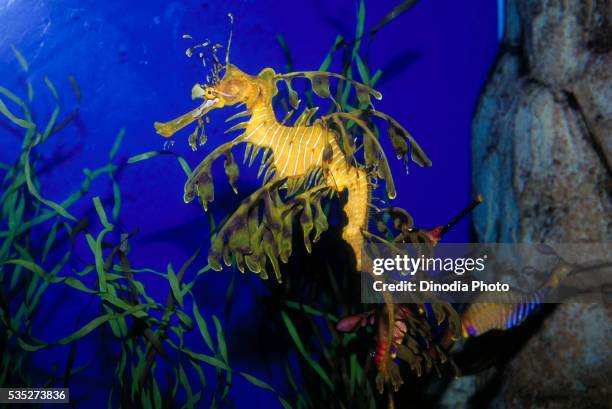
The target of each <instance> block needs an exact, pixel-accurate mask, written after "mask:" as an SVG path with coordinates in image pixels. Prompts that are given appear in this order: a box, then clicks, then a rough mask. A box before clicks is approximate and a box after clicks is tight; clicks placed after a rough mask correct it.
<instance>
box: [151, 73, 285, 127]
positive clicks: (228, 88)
mask: <svg viewBox="0 0 612 409" xmlns="http://www.w3.org/2000/svg"><path fill="white" fill-rule="evenodd" d="M222 71H224V74H223V77H222V78H221V79H219V80H218V81H214V82H213V83H211V84H198V83H196V84H195V85H194V86H193V88H192V89H191V99H203V100H204V102H203V103H202V104H201V105H200V106H199V107H197V108H195V109H194V110H192V111H190V112H188V113H186V114H184V115H182V116H180V117H178V118H176V119H174V120H172V121H168V122H155V124H154V126H155V130H156V131H157V133H158V134H160V135H162V136H164V137H166V138H169V137H171V136H172V135H174V134H175V133H176V132H178V131H179V130H181V129H183V128H184V127H186V126H187V125H189V124H191V123H192V122H194V121H197V120H198V119H200V118H202V117H203V116H204V115H206V113H208V112H210V111H211V110H213V109H217V108H223V107H226V106H231V105H236V104H245V105H246V107H247V109H252V108H253V106H254V105H255V104H256V103H257V102H259V101H263V99H267V98H265V97H266V96H267V97H269V98H271V97H272V96H273V95H270V91H271V90H273V89H274V90H275V88H274V87H273V86H272V87H271V86H269V85H270V84H271V81H273V80H274V77H275V75H276V74H275V72H274V70H272V69H271V68H266V69H264V70H263V71H261V72H260V73H259V74H258V75H257V76H252V75H248V74H246V73H244V72H243V71H241V70H240V69H239V68H238V67H236V66H235V65H233V64H227V65H225V66H224V67H223V68H222Z"/></svg>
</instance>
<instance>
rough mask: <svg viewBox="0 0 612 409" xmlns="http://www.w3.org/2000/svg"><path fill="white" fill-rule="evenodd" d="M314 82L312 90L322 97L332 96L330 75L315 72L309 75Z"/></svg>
mask: <svg viewBox="0 0 612 409" xmlns="http://www.w3.org/2000/svg"><path fill="white" fill-rule="evenodd" d="M308 79H310V81H311V83H312V90H313V91H314V93H315V94H316V95H317V96H318V97H320V98H330V97H331V92H330V90H329V77H328V76H327V75H317V74H313V75H311V76H309V77H308Z"/></svg>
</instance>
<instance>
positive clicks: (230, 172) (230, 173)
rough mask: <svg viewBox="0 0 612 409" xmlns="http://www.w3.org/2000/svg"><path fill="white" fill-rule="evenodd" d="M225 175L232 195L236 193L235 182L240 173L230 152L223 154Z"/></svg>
mask: <svg viewBox="0 0 612 409" xmlns="http://www.w3.org/2000/svg"><path fill="white" fill-rule="evenodd" d="M224 165H225V174H226V175H227V179H228V180H229V183H230V185H231V186H232V189H233V190H234V193H238V189H237V188H236V181H237V180H238V176H239V175H240V171H239V170H238V164H237V163H236V161H235V160H234V155H233V154H232V151H227V153H226V154H225V162H224Z"/></svg>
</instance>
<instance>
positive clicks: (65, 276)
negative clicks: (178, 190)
mask: <svg viewBox="0 0 612 409" xmlns="http://www.w3.org/2000/svg"><path fill="white" fill-rule="evenodd" d="M13 50H14V52H15V56H16V58H17V60H18V61H19V63H20V65H21V68H22V69H23V72H24V74H25V77H26V85H27V97H26V98H21V97H19V96H18V95H17V94H16V93H14V92H11V91H10V90H8V89H6V88H4V87H0V96H1V98H0V114H2V118H3V120H7V121H8V124H10V126H11V129H14V130H15V131H21V149H19V150H18V151H17V152H16V156H15V159H14V161H13V162H12V163H0V170H1V172H2V193H1V197H0V204H1V215H2V219H1V222H0V239H1V245H0V283H1V285H0V301H1V302H0V327H1V331H0V356H1V365H0V386H2V387H9V386H12V387H25V386H31V387H41V386H47V387H58V386H64V387H67V386H70V385H72V383H73V381H74V379H75V377H77V376H79V375H80V374H81V373H83V372H84V371H86V370H87V369H88V368H89V367H90V365H92V364H93V363H94V361H95V358H94V359H93V360H90V361H89V362H87V363H85V364H83V365H82V366H78V367H76V366H75V362H80V361H82V360H77V359H76V358H77V348H78V345H80V344H83V343H86V342H90V343H95V344H97V345H98V348H104V350H106V351H112V352H111V353H113V354H114V353H115V352H116V356H115V358H114V362H116V366H115V368H114V381H113V386H112V389H111V390H110V391H109V393H108V407H126V408H127V407H129V408H138V407H142V408H162V407H167V406H168V405H178V406H179V407H187V408H192V407H194V405H196V404H197V403H198V402H200V401H201V400H202V399H203V397H204V395H205V393H207V394H209V397H210V398H211V399H213V402H214V401H217V402H220V403H222V402H227V401H228V399H229V398H228V392H229V390H230V385H231V382H232V378H233V377H234V376H240V377H243V378H244V379H246V380H247V381H248V382H250V383H252V384H253V385H255V386H257V387H259V388H263V389H266V390H269V391H271V393H274V394H276V395H277V396H278V399H279V400H280V403H281V404H282V405H283V406H284V407H289V406H288V404H287V402H286V401H285V400H284V398H282V397H281V396H280V395H278V394H277V392H276V391H275V390H274V389H273V388H272V387H271V386H270V385H268V384H267V383H266V382H264V381H262V380H260V379H258V378H256V377H254V376H252V375H250V374H248V373H246V372H240V371H236V370H234V369H232V368H231V366H230V365H229V363H228V361H229V359H228V351H227V345H226V341H225V330H224V328H223V327H222V326H221V322H220V320H219V318H218V317H216V316H215V315H210V314H208V313H206V312H205V311H200V309H199V308H198V305H197V303H196V302H195V300H194V297H193V294H192V288H193V286H194V283H195V281H196V280H197V279H201V278H202V277H201V276H202V275H203V274H204V273H206V272H207V271H208V270H209V268H208V267H204V268H200V269H198V270H194V269H193V268H192V263H193V261H194V260H195V258H196V256H197V254H198V252H199V251H196V252H195V253H194V255H193V256H192V257H191V258H189V259H188V260H187V261H186V262H184V263H183V264H182V266H180V268H178V270H176V269H175V267H174V265H173V264H172V263H171V262H170V263H169V264H168V267H167V270H166V271H156V270H155V269H152V268H149V267H139V268H135V267H134V266H132V265H131V263H130V248H131V241H132V239H133V237H134V235H135V234H137V231H122V228H121V223H120V221H119V219H120V212H121V190H120V185H119V183H118V181H117V173H118V171H119V170H120V169H126V168H127V167H128V166H131V165H130V164H133V163H137V162H140V161H143V160H147V159H151V158H154V157H157V156H159V155H168V154H172V155H174V154H173V153H171V152H169V151H152V152H146V153H143V154H140V155H136V156H133V157H130V158H128V159H127V160H121V159H119V158H118V155H117V153H118V151H119V149H120V146H121V141H122V139H123V137H124V134H125V132H124V130H123V129H121V130H120V131H119V133H118V135H117V137H116V139H115V143H114V145H113V147H112V149H111V151H110V152H109V154H108V160H109V162H108V163H107V164H106V165H104V166H101V167H99V168H97V169H83V175H84V176H83V179H82V181H81V183H80V185H77V188H76V190H74V191H73V192H72V193H71V194H69V195H68V196H67V197H66V198H65V199H63V200H61V201H54V200H50V199H48V198H47V197H46V195H45V188H44V184H43V183H41V180H42V179H43V177H42V175H41V174H42V173H44V169H45V162H46V161H45V157H44V153H45V147H46V145H47V144H46V143H47V142H48V141H49V140H50V139H51V138H59V137H61V131H62V130H64V129H65V128H66V127H67V126H69V124H70V122H71V121H72V120H74V119H75V118H76V117H77V115H78V110H79V106H80V99H81V95H80V90H79V87H78V84H77V82H76V79H74V78H72V77H69V81H70V84H71V85H72V88H73V90H74V96H75V101H76V104H75V105H76V107H75V108H74V110H72V111H71V112H70V113H68V115H66V116H65V117H64V118H63V119H62V118H60V112H61V110H60V104H59V100H60V99H59V95H58V93H57V90H56V87H55V85H54V84H53V82H52V81H51V80H50V79H49V78H47V77H45V78H44V83H45V85H46V89H47V91H48V92H50V94H51V95H52V96H53V98H54V100H55V106H54V108H53V110H52V113H51V116H50V117H49V118H48V119H46V120H44V121H39V120H35V117H36V115H34V102H35V101H34V89H35V86H34V84H33V83H32V81H31V80H30V76H29V74H28V73H29V66H28V63H27V61H26V59H25V58H24V57H23V56H22V55H21V53H20V52H19V51H18V50H17V49H13ZM37 94H38V92H37ZM175 156H176V157H177V160H178V162H179V164H180V165H181V167H182V168H183V170H185V172H186V174H189V173H190V171H191V170H190V168H189V166H188V164H187V162H186V161H185V160H184V159H183V158H182V157H180V156H178V155H175ZM103 178H106V180H107V181H108V182H109V183H110V186H109V187H110V192H111V199H110V200H103V199H102V198H101V197H103V196H101V195H95V194H94V193H93V192H92V189H91V188H92V183H93V182H94V181H98V180H100V179H103ZM69 183H74V181H69ZM92 196H93V197H92ZM75 208H79V209H80V210H85V213H84V214H85V216H82V217H80V218H78V217H77V216H76V213H74V210H73V209H75ZM91 213H93V214H94V217H93V218H91V217H89V216H88V215H89V214H91ZM79 243H84V244H85V246H86V248H87V250H88V253H87V254H85V255H84V254H77V252H76V250H75V246H76V245H78V244H79ZM152 277H158V278H161V279H163V280H164V281H165V283H166V286H167V289H168V296H167V299H166V300H157V299H155V298H153V297H152V296H151V295H150V294H149V293H148V291H147V283H148V281H149V280H150V279H151V278H152ZM187 278H189V280H188V279H187ZM45 297H50V298H51V299H53V297H56V298H57V297H70V299H71V303H72V311H75V314H74V315H75V316H74V317H71V319H70V320H68V319H67V318H68V317H65V322H73V321H76V322H77V323H78V326H77V327H76V328H74V329H73V330H72V331H70V326H69V325H67V326H66V330H68V331H66V332H68V334H67V335H66V336H64V337H62V338H60V339H56V340H46V338H47V337H48V336H49V334H47V333H45V328H44V327H41V326H40V325H37V320H40V319H41V318H40V317H41V315H42V314H45V310H43V309H42V307H43V305H44V304H43V302H42V300H43V299H44V298H45ZM228 303H231V288H230V289H229V290H228ZM89 306H94V307H96V306H97V308H98V309H99V311H100V314H99V315H96V316H94V317H93V318H91V319H89V321H87V319H88V317H87V316H86V315H87V314H86V310H87V308H86V307H89ZM211 322H212V323H213V324H214V330H213V331H210V330H209V328H208V326H209V325H210V323H211ZM109 330H110V331H109ZM187 332H199V333H200V334H201V337H202V340H203V341H204V343H203V346H204V348H205V349H207V351H205V352H202V351H199V350H192V349H190V348H189V347H187V345H186V344H185V341H184V337H185V334H186V333H187ZM97 337H99V339H98V338H97ZM62 348H64V349H63V350H64V351H65V349H67V360H66V362H65V364H64V366H63V368H62V367H55V368H54V369H52V371H51V373H49V374H48V376H47V375H43V378H41V375H42V374H44V372H41V371H40V368H38V369H39V370H38V371H37V370H35V369H36V368H37V366H38V365H37V356H40V355H37V354H40V353H44V352H45V351H57V350H62ZM96 355H98V356H99V354H96ZM203 366H205V367H209V368H212V370H213V372H216V373H217V377H216V378H217V380H218V381H217V382H216V387H215V388H214V389H212V390H211V387H210V386H207V385H210V381H208V384H207V377H206V376H205V370H204V368H203ZM109 375H110V376H112V374H109ZM194 380H195V381H196V382H194ZM81 399H83V396H82V395H81V394H79V391H78V390H75V389H74V388H73V390H72V396H71V401H72V402H78V401H79V400H81Z"/></svg>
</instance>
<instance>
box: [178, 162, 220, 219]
mask: <svg viewBox="0 0 612 409" xmlns="http://www.w3.org/2000/svg"><path fill="white" fill-rule="evenodd" d="M195 186H196V191H197V193H198V196H199V198H200V200H201V201H202V207H204V211H208V203H210V202H212V201H213V200H215V187H214V185H213V177H212V174H211V172H210V169H207V170H206V171H203V172H201V173H200V174H199V175H198V177H197V179H196V181H195ZM187 192H188V190H187V187H185V197H186V198H187V197H193V196H192V195H191V194H187Z"/></svg>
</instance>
